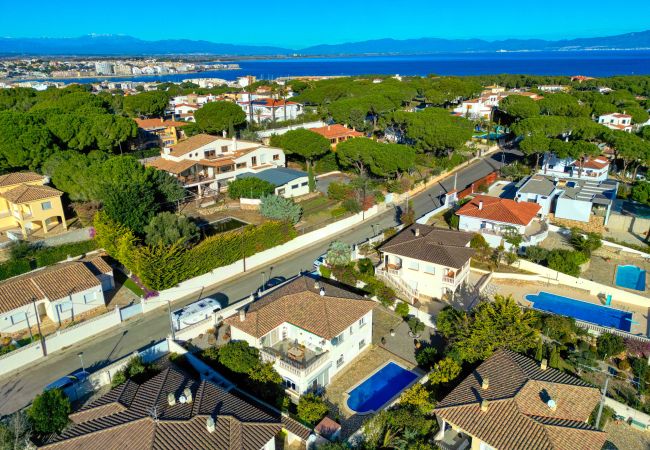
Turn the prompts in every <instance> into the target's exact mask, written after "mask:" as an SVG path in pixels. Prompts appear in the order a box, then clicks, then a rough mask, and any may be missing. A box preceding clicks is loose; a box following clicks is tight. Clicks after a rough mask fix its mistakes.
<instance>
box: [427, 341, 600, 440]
mask: <svg viewBox="0 0 650 450" xmlns="http://www.w3.org/2000/svg"><path fill="white" fill-rule="evenodd" d="M599 399H600V393H599V391H598V389H597V388H596V387H594V386H592V385H589V384H587V383H585V382H584V381H582V380H580V379H578V378H575V377H573V376H571V375H567V374H565V373H563V372H560V371H559V370H556V369H552V368H549V367H547V364H546V360H543V361H542V362H541V364H540V363H537V362H536V361H534V360H532V359H530V358H527V357H525V356H522V355H520V354H518V353H514V352H511V351H509V350H499V351H497V352H496V353H494V354H493V355H492V356H491V357H490V358H488V359H487V360H486V361H485V362H483V363H482V364H481V365H480V366H478V367H477V368H476V369H475V370H474V371H473V372H472V373H471V374H470V375H469V376H468V377H467V378H465V379H464V380H463V381H461V383H460V384H459V385H458V386H456V388H454V389H453V390H452V391H451V392H450V393H449V394H448V395H447V396H446V397H445V398H444V399H442V400H441V401H440V402H439V403H438V404H437V405H436V408H435V409H434V411H433V412H434V414H435V415H436V418H437V420H438V423H439V425H440V431H439V432H438V434H437V435H436V437H435V439H436V444H437V445H438V446H439V447H440V448H442V449H444V450H448V449H449V450H456V449H460V448H465V449H471V450H497V449H498V450H524V449H526V450H527V449H535V450H575V449H589V450H599V449H602V448H603V446H604V444H605V440H606V438H607V435H606V434H605V433H604V432H602V431H599V430H598V429H596V428H594V427H592V426H591V425H589V424H588V423H587V421H588V419H589V416H590V414H591V412H592V411H593V410H594V408H595V407H596V405H598V401H599Z"/></svg>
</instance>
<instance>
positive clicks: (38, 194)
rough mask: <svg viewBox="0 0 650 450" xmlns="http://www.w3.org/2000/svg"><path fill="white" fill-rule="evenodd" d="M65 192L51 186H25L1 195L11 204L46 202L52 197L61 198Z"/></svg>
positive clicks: (0, 194) (0, 195)
mask: <svg viewBox="0 0 650 450" xmlns="http://www.w3.org/2000/svg"><path fill="white" fill-rule="evenodd" d="M62 195H63V192H61V191H59V190H58V189H54V188H53V187H49V186H32V185H29V184H23V185H21V186H18V187H15V188H13V189H11V190H9V191H7V192H3V193H0V197H2V198H5V199H7V200H9V201H10V202H11V203H29V202H34V201H37V200H45V199H47V198H52V197H61V196H62Z"/></svg>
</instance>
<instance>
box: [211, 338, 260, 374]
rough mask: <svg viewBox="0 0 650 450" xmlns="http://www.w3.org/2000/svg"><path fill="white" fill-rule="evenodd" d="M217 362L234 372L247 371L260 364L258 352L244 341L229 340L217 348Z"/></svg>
mask: <svg viewBox="0 0 650 450" xmlns="http://www.w3.org/2000/svg"><path fill="white" fill-rule="evenodd" d="M219 363H221V364H223V365H224V367H226V368H227V369H228V370H231V371H232V372H235V373H246V374H247V373H249V372H250V371H251V370H252V369H254V368H256V367H258V365H259V364H260V354H259V351H258V350H257V349H256V348H255V347H251V346H249V345H248V342H246V341H231V342H229V343H228V344H226V345H224V346H223V347H221V348H220V349H219Z"/></svg>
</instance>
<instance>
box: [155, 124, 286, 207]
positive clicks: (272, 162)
mask: <svg viewBox="0 0 650 450" xmlns="http://www.w3.org/2000/svg"><path fill="white" fill-rule="evenodd" d="M146 165H147V166H152V167H155V168H157V169H159V170H164V171H165V172H168V173H169V174H171V175H172V176H174V177H177V178H178V179H179V180H180V181H181V183H183V185H184V186H185V187H186V188H196V189H197V190H198V194H199V196H200V195H202V194H203V191H204V190H205V189H206V188H207V189H210V190H213V191H216V192H218V191H220V190H221V189H225V188H226V187H227V185H228V182H230V181H232V180H234V179H235V177H236V176H237V175H241V174H243V173H246V172H257V171H260V170H264V169H269V168H274V167H284V165H285V156H284V152H283V151H282V150H281V149H279V148H275V147H268V146H265V145H263V144H260V143H259V142H250V141H242V140H238V139H236V138H232V139H228V138H224V137H218V136H212V135H209V134H197V135H195V136H192V137H190V138H188V139H186V140H184V141H180V142H179V143H178V144H176V145H174V146H171V147H165V148H163V151H162V152H161V155H160V158H157V159H154V160H150V161H147V162H146Z"/></svg>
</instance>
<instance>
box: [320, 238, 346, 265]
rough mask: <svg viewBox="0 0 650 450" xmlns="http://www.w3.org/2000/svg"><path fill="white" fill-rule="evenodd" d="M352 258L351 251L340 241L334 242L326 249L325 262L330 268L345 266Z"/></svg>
mask: <svg viewBox="0 0 650 450" xmlns="http://www.w3.org/2000/svg"><path fill="white" fill-rule="evenodd" d="M351 258H352V249H351V248H350V246H349V245H348V244H346V243H345V242H342V241H334V242H332V243H331V244H330V246H329V248H328V249H327V256H326V257H325V260H326V261H327V264H329V265H330V266H347V265H348V264H349V263H350V260H351Z"/></svg>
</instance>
